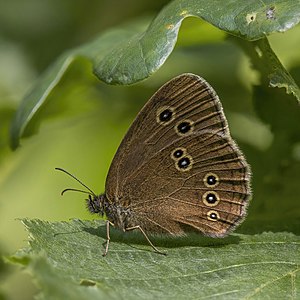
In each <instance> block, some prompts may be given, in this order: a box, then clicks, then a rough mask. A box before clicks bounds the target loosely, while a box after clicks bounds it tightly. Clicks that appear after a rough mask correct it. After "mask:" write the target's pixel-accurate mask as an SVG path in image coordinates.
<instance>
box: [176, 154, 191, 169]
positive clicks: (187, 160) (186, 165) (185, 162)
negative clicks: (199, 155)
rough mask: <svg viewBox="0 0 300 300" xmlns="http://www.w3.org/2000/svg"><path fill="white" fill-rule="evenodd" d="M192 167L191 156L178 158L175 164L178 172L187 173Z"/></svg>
mask: <svg viewBox="0 0 300 300" xmlns="http://www.w3.org/2000/svg"><path fill="white" fill-rule="evenodd" d="M192 165H193V159H192V157H191V156H189V155H186V156H184V157H182V158H180V159H179V160H178V161H177V162H176V169H177V170H179V171H183V172H184V171H188V170H190V169H191V168H192Z"/></svg>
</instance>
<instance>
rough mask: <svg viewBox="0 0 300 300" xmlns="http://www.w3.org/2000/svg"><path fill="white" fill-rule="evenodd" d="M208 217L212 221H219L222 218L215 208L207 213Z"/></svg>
mask: <svg viewBox="0 0 300 300" xmlns="http://www.w3.org/2000/svg"><path fill="white" fill-rule="evenodd" d="M207 219H208V220H210V221H214V222H216V221H218V220H219V219H220V215H219V213H218V212H216V211H215V210H210V211H209V212H208V213H207Z"/></svg>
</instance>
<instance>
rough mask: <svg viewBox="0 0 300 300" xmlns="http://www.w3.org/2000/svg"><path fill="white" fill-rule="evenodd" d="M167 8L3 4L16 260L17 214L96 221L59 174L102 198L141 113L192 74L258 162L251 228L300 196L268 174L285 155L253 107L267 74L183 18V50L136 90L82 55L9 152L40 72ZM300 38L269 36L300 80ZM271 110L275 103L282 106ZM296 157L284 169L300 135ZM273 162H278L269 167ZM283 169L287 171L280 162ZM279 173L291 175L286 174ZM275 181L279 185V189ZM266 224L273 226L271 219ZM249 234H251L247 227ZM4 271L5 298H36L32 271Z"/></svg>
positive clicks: (5, 145)
mask: <svg viewBox="0 0 300 300" xmlns="http://www.w3.org/2000/svg"><path fill="white" fill-rule="evenodd" d="M167 2H168V1H139V0H113V1H111V0H110V1H108V0H107V1H105V0H102V1H100V0H98V1H94V0H91V1H88V2H87V1H83V0H60V1H58V0H51V1H49V0H48V1H47V0H42V1H41V0H27V1H26V2H25V1H21V0H11V1H5V0H0V66H1V68H0V78H1V80H0V234H1V240H0V251H1V253H2V254H5V255H7V254H12V253H14V252H15V251H16V250H17V249H19V248H21V247H24V246H26V244H27V235H26V232H25V230H24V228H23V226H22V225H21V223H20V222H19V221H18V220H17V218H23V217H30V218H39V219H43V220H49V221H51V220H68V219H70V218H82V219H90V218H91V216H90V215H89V214H88V212H87V211H86V209H85V205H84V201H83V199H84V197H83V195H82V194H76V193H69V194H66V195H65V196H64V197H63V198H62V197H61V196H60V192H61V191H62V190H63V189H64V188H66V187H78V185H77V184H76V182H74V181H72V179H71V178H68V177H67V176H65V175H64V174H61V173H58V172H56V171H55V170H54V168H55V167H62V168H65V169H67V170H69V171H70V172H71V173H73V174H75V175H76V176H77V177H79V178H80V179H81V180H82V181H83V182H85V183H86V184H87V185H88V186H89V187H90V188H91V189H93V190H94V191H95V192H96V193H101V192H103V191H104V184H105V177H106V173H107V170H108V168H109V165H110V162H111V159H112V157H113V155H114V153H115V151H116V149H117V147H118V145H119V143H120V141H121V139H122V137H123V135H124V134H125V132H126V130H127V128H128V126H129V125H130V123H131V122H132V120H133V118H134V116H135V115H136V113H137V112H138V111H139V109H140V108H141V107H142V105H143V104H144V103H145V102H146V101H147V100H148V99H149V97H150V96H151V95H152V94H153V93H154V92H155V90H157V89H158V88H159V87H160V86H161V85H162V84H163V83H164V82H166V81H167V80H169V79H171V78H172V77H174V76H176V75H178V74H180V73H183V72H193V73H196V74H198V75H201V76H203V77H204V78H205V79H206V80H208V82H210V83H211V85H212V86H213V87H214V88H215V90H216V91H217V93H218V94H219V96H220V98H221V100H222V103H223V106H224V110H225V113H226V115H227V117H228V121H229V126H230V129H231V131H232V135H233V136H234V138H235V139H237V141H238V143H239V145H240V146H241V148H242V149H243V151H244V152H245V154H246V157H247V158H248V161H249V162H250V164H251V165H252V169H253V172H254V179H253V187H254V192H255V194H256V195H257V197H255V198H254V199H255V200H254V201H252V205H251V207H250V210H249V217H248V219H249V220H247V222H249V224H250V223H251V220H254V221H255V222H256V220H257V219H259V218H261V219H264V218H266V215H267V214H265V212H266V211H268V210H269V209H270V206H271V210H272V205H273V204H274V203H275V206H276V199H275V198H276V195H275V194H277V197H279V196H280V194H279V195H278V193H280V192H282V195H283V197H287V196H288V195H289V193H291V194H292V196H291V197H295V195H294V194H293V192H294V191H295V190H296V189H297V188H296V186H297V184H296V183H295V184H294V183H293V186H292V187H294V190H293V189H288V192H285V189H284V186H283V187H282V186H280V185H276V180H277V179H276V180H274V178H272V176H271V177H270V176H269V177H268V176H266V174H265V173H264V171H265V169H263V167H262V163H265V165H267V167H266V166H264V168H267V169H268V164H269V165H272V159H275V160H276V155H273V156H272V153H276V151H275V152H274V148H272V147H273V146H274V131H273V130H272V129H273V127H274V126H273V127H272V125H270V124H267V123H265V122H264V121H263V119H264V117H262V116H263V115H260V117H258V115H259V114H257V107H258V105H257V103H254V104H253V102H252V85H253V84H257V83H258V82H259V74H258V73H256V72H254V71H253V70H251V66H250V62H249V60H248V58H247V57H246V56H245V55H244V54H243V52H242V51H241V50H240V49H239V48H238V47H237V46H236V45H235V44H234V43H232V42H230V41H228V40H227V39H226V36H225V34H224V33H223V32H221V31H219V30H218V29H216V28H214V27H212V26H210V25H208V24H207V23H205V22H203V21H200V20H199V19H195V18H190V19H187V20H186V21H184V23H183V27H182V29H181V33H180V36H179V41H178V43H177V46H176V48H175V50H174V52H173V53H172V55H171V57H170V58H169V59H168V60H167V62H166V63H165V64H164V66H163V67H162V68H161V69H160V70H159V71H158V72H157V73H155V74H154V75H153V76H152V77H151V78H149V79H147V80H145V81H143V82H141V83H139V84H136V85H134V86H127V87H124V86H123V87H121V86H108V85H106V84H104V83H101V82H99V81H98V80H97V79H96V77H95V76H93V74H92V69H91V65H90V64H89V63H88V62H87V61H85V60H80V59H78V61H77V62H76V63H75V64H74V65H72V67H71V68H70V69H69V70H68V72H67V73H66V74H65V75H64V77H63V79H62V81H61V82H60V83H59V85H58V87H57V88H56V89H55V90H54V91H53V92H52V93H51V95H50V97H49V100H48V102H47V105H45V106H44V107H43V108H42V110H41V112H40V113H39V116H38V118H39V121H41V126H40V127H39V128H37V127H36V128H35V130H36V131H37V134H36V135H34V136H31V137H29V138H26V139H23V140H22V141H21V147H20V148H18V149H17V150H16V151H14V152H12V151H11V150H10V148H9V127H10V122H11V121H12V118H13V115H14V112H15V110H16V109H17V107H18V104H19V103H20V101H21V99H22V97H23V96H24V94H25V93H26V92H27V91H29V89H30V87H31V86H32V85H33V84H34V83H35V80H36V79H37V78H38V77H39V74H41V73H42V72H43V71H44V70H45V69H46V68H47V66H48V65H50V64H51V63H52V62H53V61H54V60H55V58H56V57H57V56H58V55H59V54H61V53H62V52H63V51H65V50H66V49H69V48H72V47H75V46H78V45H81V44H82V43H85V42H87V41H90V40H91V39H92V38H93V37H95V36H96V35H98V34H99V33H101V32H103V31H104V30H106V29H109V28H112V27H114V26H117V27H118V26H123V25H122V24H126V23H128V22H134V21H135V20H136V19H138V20H139V22H141V23H144V24H147V23H148V22H149V21H150V20H151V19H152V18H153V17H154V16H155V15H156V14H157V12H158V11H159V10H160V9H161V8H162V7H163V5H164V4H165V3H167ZM299 42H300V30H299V26H297V27H295V28H294V29H292V30H290V31H288V32H286V33H285V34H274V35H272V36H271V37H270V43H271V46H272V47H273V49H274V51H275V52H276V53H277V55H278V57H279V59H280V60H281V61H282V63H283V64H284V65H285V67H286V68H287V69H289V70H291V72H292V74H293V75H294V76H295V79H296V81H298V82H299V77H300V75H299V74H300V72H299V70H300V68H299V66H300V52H299ZM281 93H282V94H283V91H281ZM280 95H281V94H280ZM262 100H263V99H262ZM279 101H280V100H279ZM289 101H290V102H289V104H288V106H289V108H288V112H290V111H293V110H295V109H298V108H297V105H296V100H295V99H289ZM269 104H270V106H272V105H273V104H274V103H272V102H270V103H269ZM274 105H275V108H274V109H276V111H277V114H275V115H274V116H277V117H278V118H281V115H280V114H282V112H281V111H280V105H281V104H280V103H279V104H278V107H277V106H276V103H275V104H274ZM267 109H268V107H267V106H266V110H267ZM263 110H264V109H261V111H263ZM298 115H299V114H298V112H296V113H295V115H294V116H292V117H293V118H294V119H295V120H296V118H298ZM286 117H287V116H285V118H286ZM265 119H266V118H265ZM37 123H38V122H36V123H35V124H37ZM296 124H297V123H296ZM287 130H288V129H287ZM282 141H283V142H284V139H282ZM278 143H280V141H279V142H278ZM268 151H269V152H268ZM291 151H292V152H291V153H289V156H288V159H287V161H284V160H283V161H280V166H281V167H282V168H283V169H282V170H285V168H286V165H289V163H291V162H290V157H292V158H293V160H294V161H296V162H297V164H298V165H299V162H300V141H299V138H298V137H297V138H295V140H293V147H292V150H291ZM265 157H269V158H270V160H269V161H267V162H266V161H265ZM274 165H275V166H277V165H278V164H277V162H276V161H275V162H274ZM270 170H271V169H270ZM291 170H292V171H291V172H292V174H289V175H288V176H293V177H294V179H295V178H296V180H295V182H297V181H299V171H295V172H294V171H293V169H291ZM277 172H278V173H279V174H280V172H284V171H280V170H278V169H277ZM274 182H275V183H274ZM264 183H266V184H271V190H272V191H273V192H274V195H271V196H270V195H269V196H270V197H273V196H274V199H275V200H274V199H273V198H272V200H274V201H273V202H263V201H260V199H261V198H263V197H264V195H265V193H266V191H265V189H264V185H263V184H264ZM274 184H275V185H276V187H275V188H273V189H272V185H273V187H274ZM283 190H284V191H283ZM270 203H271V204H270ZM277 211H284V212H285V214H286V216H289V214H290V215H292V216H294V215H295V211H296V213H297V212H298V213H299V214H300V208H299V202H298V203H297V202H295V203H294V205H292V206H291V205H290V203H289V202H287V204H286V206H285V204H284V203H283V204H282V206H281V207H280V209H277ZM254 212H256V216H255V217H254ZM257 212H259V213H257ZM257 216H259V217H257ZM266 219H267V221H268V217H267V218H266ZM254 221H253V222H254ZM273 221H274V220H273ZM244 228H245V231H247V226H246V227H244ZM263 229H266V230H267V229H268V227H265V228H261V230H263ZM283 229H284V228H283ZM296 231H297V230H296ZM99 247H100V246H99ZM0 272H1V273H0V276H1V285H2V286H1V293H2V295H3V297H4V298H5V299H6V298H8V299H31V298H32V297H33V294H34V293H35V287H34V286H33V284H32V281H31V278H30V276H29V275H27V274H24V273H22V272H20V269H19V268H14V267H11V266H8V265H3V264H1V265H0ZM0 297H1V296H0Z"/></svg>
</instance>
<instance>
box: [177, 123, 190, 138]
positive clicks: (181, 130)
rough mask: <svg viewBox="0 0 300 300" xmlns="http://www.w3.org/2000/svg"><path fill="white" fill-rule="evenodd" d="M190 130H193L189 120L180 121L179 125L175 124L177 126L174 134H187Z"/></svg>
mask: <svg viewBox="0 0 300 300" xmlns="http://www.w3.org/2000/svg"><path fill="white" fill-rule="evenodd" d="M192 129H193V124H192V122H191V121H189V120H186V121H182V122H180V123H179V124H177V126H176V132H177V133H178V134H180V135H184V134H187V133H189V132H191V131H192Z"/></svg>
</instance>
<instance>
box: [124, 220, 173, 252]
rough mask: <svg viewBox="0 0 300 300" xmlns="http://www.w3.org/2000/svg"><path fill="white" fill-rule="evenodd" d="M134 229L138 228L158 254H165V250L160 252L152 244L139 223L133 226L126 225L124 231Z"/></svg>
mask: <svg viewBox="0 0 300 300" xmlns="http://www.w3.org/2000/svg"><path fill="white" fill-rule="evenodd" d="M135 229H138V230H139V231H140V232H141V233H142V234H143V236H144V237H145V238H146V240H147V242H148V243H149V245H150V246H151V247H152V248H153V250H154V251H155V252H157V253H159V254H163V255H167V253H165V252H162V251H160V250H158V249H157V248H156V247H155V246H154V245H153V244H152V242H151V241H150V239H149V238H148V236H147V234H146V233H145V231H144V230H143V228H142V227H141V226H139V225H137V226H133V227H128V228H126V231H130V230H135Z"/></svg>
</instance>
